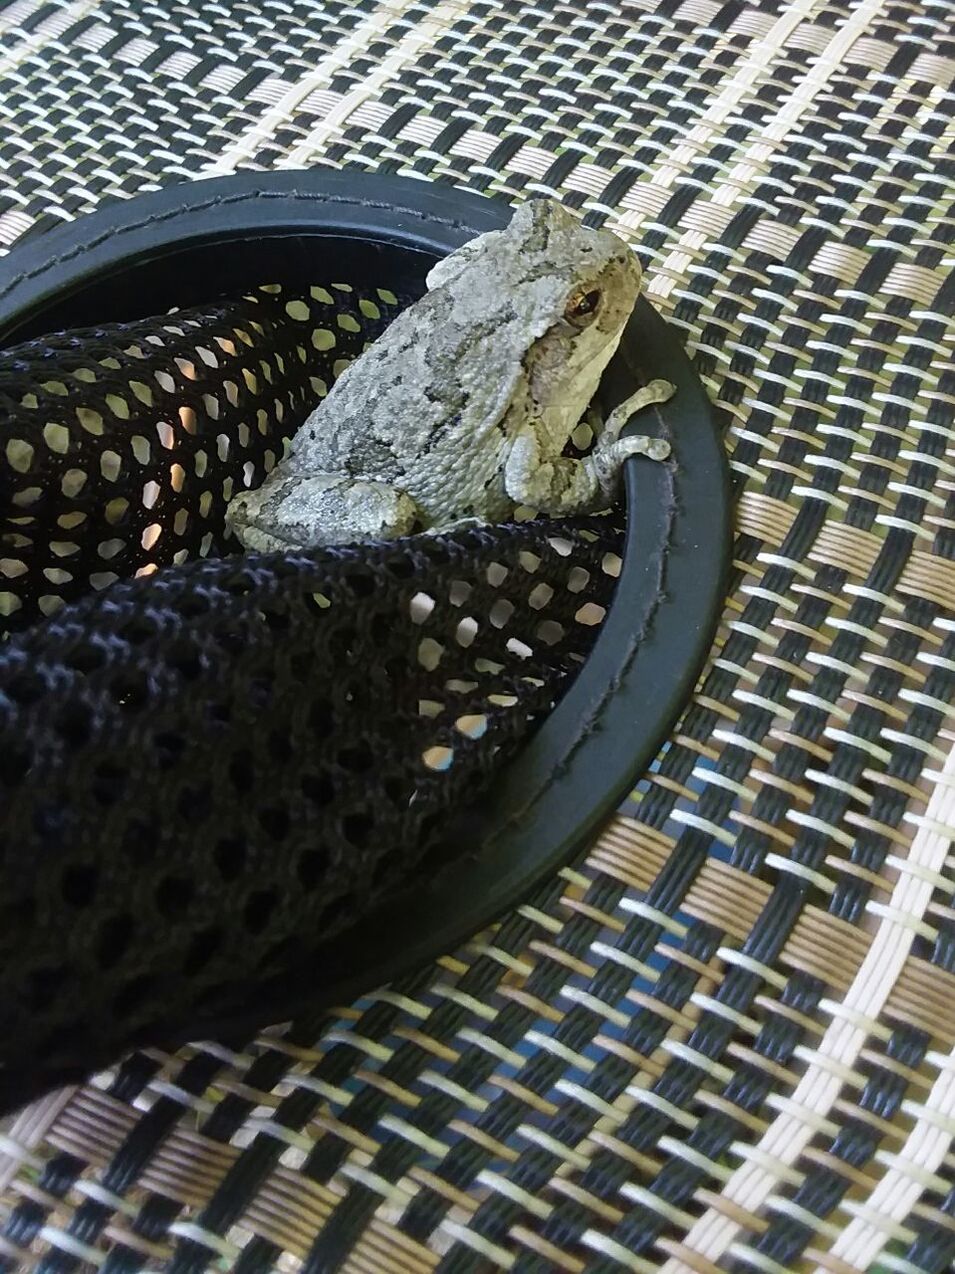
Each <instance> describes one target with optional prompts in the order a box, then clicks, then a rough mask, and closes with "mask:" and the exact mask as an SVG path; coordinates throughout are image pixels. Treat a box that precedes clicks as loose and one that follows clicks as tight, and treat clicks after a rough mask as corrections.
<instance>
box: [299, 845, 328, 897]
mask: <svg viewBox="0 0 955 1274" xmlns="http://www.w3.org/2000/svg"><path fill="white" fill-rule="evenodd" d="M328 864H329V855H328V850H327V849H308V850H306V851H305V853H304V854H301V855H299V860H298V863H297V864H296V869H295V871H296V875H297V876H298V881H299V884H300V885H301V886H302V888H303V889H308V890H311V889H314V888H315V887H316V885H320V884H321V882H322V880H323V879H324V878H325V875H326V873H327V871H328Z"/></svg>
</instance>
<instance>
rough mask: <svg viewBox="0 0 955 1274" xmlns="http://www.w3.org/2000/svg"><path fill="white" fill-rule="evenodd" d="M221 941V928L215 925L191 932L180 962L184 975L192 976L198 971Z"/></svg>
mask: <svg viewBox="0 0 955 1274" xmlns="http://www.w3.org/2000/svg"><path fill="white" fill-rule="evenodd" d="M221 942H222V930H221V929H219V928H218V927H216V926H215V925H210V926H209V927H208V928H206V929H200V930H199V932H198V933H195V934H193V936H192V938H191V939H190V942H189V946H188V948H187V950H186V955H185V958H184V959H183V962H182V972H183V974H184V976H185V977H187V978H192V977H195V975H196V974H197V973H200V972H201V971H202V970H203V969H204V968H205V967H206V965H207V964H208V963H209V961H210V960H211V959H212V957H213V956H214V955H215V953H216V951H217V950H218V949H219V946H220V944H221Z"/></svg>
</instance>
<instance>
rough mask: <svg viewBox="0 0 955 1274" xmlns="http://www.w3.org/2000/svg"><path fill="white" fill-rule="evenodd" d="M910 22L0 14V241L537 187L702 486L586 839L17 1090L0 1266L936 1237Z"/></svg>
mask: <svg viewBox="0 0 955 1274" xmlns="http://www.w3.org/2000/svg"><path fill="white" fill-rule="evenodd" d="M951 20H952V9H951V6H950V5H949V4H946V3H940V2H939V0H920V2H919V3H909V2H905V0H900V2H898V3H891V2H889V0H857V2H855V3H847V2H845V0H824V2H821V0H791V2H790V3H786V4H783V3H779V2H778V0H761V2H760V3H758V4H746V3H741V2H739V0H730V2H728V3H725V4H720V3H718V2H717V0H685V2H684V3H682V4H681V3H676V2H675V0H662V2H657V0H575V2H572V3H567V2H564V0H538V3H533V2H530V0H381V2H379V3H375V2H374V0H353V2H348V0H211V2H208V3H204V4H202V5H190V4H186V3H175V2H174V0H157V2H150V0H142V2H141V0H68V2H67V0H55V2H50V0H14V2H13V3H6V4H2V3H0V120H2V127H0V172H2V182H0V244H2V245H3V247H4V248H8V247H10V246H12V245H14V244H15V243H16V242H17V241H18V240H19V239H21V238H22V237H23V236H25V235H31V236H32V235H38V234H41V233H42V231H43V228H44V226H48V225H50V224H55V223H56V222H57V221H60V220H63V219H67V218H72V217H75V216H77V215H79V214H81V213H83V212H86V211H88V210H91V209H93V208H94V207H96V205H97V204H98V203H99V202H100V201H101V200H103V199H105V198H107V197H109V198H113V197H117V196H131V195H134V194H136V193H138V192H140V191H145V190H151V189H155V188H156V187H157V186H159V185H163V184H167V183H171V182H176V181H182V180H187V179H190V178H194V177H197V176H200V175H210V174H221V173H227V172H231V171H233V170H236V169H239V168H259V169H265V168H301V167H306V166H308V165H310V164H312V163H315V162H322V163H325V164H332V165H335V166H346V165H347V166H351V167H352V168H355V169H359V170H364V171H377V172H381V171H384V172H394V173H401V174H404V175H410V176H416V177H420V178H423V179H429V180H436V181H442V182H450V183H454V184H457V185H459V186H465V187H469V188H471V189H474V190H478V191H486V192H495V193H498V194H501V195H503V196H504V197H506V198H509V199H512V200H520V199H522V198H525V197H526V196H527V195H529V194H531V193H535V192H544V193H548V194H553V195H556V196H557V197H559V198H561V199H563V200H565V201H566V202H567V203H568V204H569V205H570V206H572V207H574V208H577V209H580V210H582V211H584V212H587V213H590V214H593V215H594V218H595V219H597V220H605V221H606V223H607V224H608V225H610V226H611V227H613V228H614V229H616V230H617V231H618V232H620V233H622V234H624V235H625V236H627V237H628V238H629V239H630V240H631V241H632V242H633V244H634V245H635V246H636V247H637V249H638V251H639V253H640V256H641V259H642V261H643V263H644V266H645V268H646V272H647V279H648V293H649V296H650V298H651V300H652V301H653V303H654V304H655V306H656V307H657V309H658V310H659V311H660V313H661V314H662V315H663V316H664V317H665V318H666V319H667V320H668V322H669V323H670V324H672V326H673V328H674V330H675V331H676V332H677V333H678V334H679V336H680V338H681V339H682V340H683V341H684V342H685V344H686V346H687V348H688V350H689V351H690V353H691V355H692V357H693V359H694V361H695V365H696V368H697V370H698V372H699V374H700V376H701V377H702V379H703V381H704V384H705V385H706V387H707V390H708V392H709V393H710V396H711V397H712V399H713V400H714V402H715V403H716V405H717V408H718V412H719V415H720V417H721V420H722V422H723V424H724V427H725V437H726V444H727V447H728V450H729V452H730V455H731V463H732V470H733V474H734V478H735V483H736V495H737V501H738V504H737V513H736V516H737V535H736V539H735V545H734V566H733V574H732V579H731V583H730V593H729V596H728V598H727V601H726V607H725V611H724V614H723V620H722V624H721V627H720V631H719V634H718V637H717V640H716V643H715V645H714V648H713V650H712V653H711V657H710V659H709V662H708V664H707V666H706V669H705V671H704V674H703V676H702V678H701V680H700V682H699V684H698V686H697V689H696V692H695V694H694V696H693V698H692V700H691V702H689V703H688V704H687V706H686V710H685V712H684V715H683V717H682V719H681V721H680V722H679V724H678V726H677V727H676V729H675V730H674V732H673V734H672V736H671V738H670V740H669V742H668V744H667V745H666V747H665V748H664V749H663V751H662V753H661V754H660V756H659V757H658V758H657V761H656V762H655V763H654V766H653V767H652V770H651V772H650V773H649V774H648V775H647V776H646V777H645V778H644V779H643V780H642V781H641V782H640V784H639V786H638V787H637V789H636V790H635V791H634V793H633V796H632V799H631V800H630V801H629V802H628V803H627V805H626V807H625V808H624V809H623V810H622V811H621V812H620V813H619V815H618V816H617V817H616V818H615V819H614V820H613V822H612V823H611V824H610V825H609V826H608V827H607V828H606V830H605V831H604V832H603V834H602V835H601V836H600V837H599V838H598V839H597V841H596V842H595V843H594V844H593V845H592V846H591V847H590V850H589V852H588V853H587V854H586V856H584V857H583V858H582V859H581V860H580V861H578V862H576V863H575V864H574V865H573V866H572V867H569V868H568V869H566V870H565V871H563V872H562V873H560V875H559V876H557V877H555V878H554V879H553V880H551V881H549V882H548V883H547V884H546V885H545V886H544V887H543V888H541V889H540V890H539V892H538V893H537V895H536V896H535V897H533V898H532V899H530V900H529V901H528V902H527V903H526V904H525V905H523V906H521V907H519V908H518V909H517V910H516V911H514V912H513V914H511V915H510V916H508V917H507V918H506V919H505V920H504V921H503V922H502V923H501V924H500V925H498V926H496V927H495V928H494V929H493V930H492V931H489V932H486V933H483V934H481V935H479V936H477V937H475V938H474V940H473V941H471V942H470V943H469V944H468V945H467V946H466V947H464V948H462V949H461V950H459V951H455V952H449V953H448V954H447V955H446V956H445V957H444V958H443V959H441V960H439V961H438V962H437V963H436V964H435V965H434V966H433V967H431V968H428V969H425V970H423V971H421V972H420V973H419V974H417V975H416V976H414V977H412V978H409V979H406V980H405V981H403V982H402V983H400V984H396V985H393V986H392V987H390V988H388V989H387V990H382V991H380V992H377V993H375V994H373V995H370V996H368V997H367V998H366V999H364V1000H362V1001H361V1002H360V1003H358V1004H355V1005H351V1006H348V1005H343V1006H341V1008H340V1009H339V1010H337V1011H336V1012H334V1013H331V1014H326V1015H316V1016H315V1017H314V1018H313V1020H301V1021H299V1022H297V1023H295V1024H294V1025H292V1026H291V1027H289V1026H285V1027H282V1028H277V1029H276V1030H275V1031H272V1032H267V1033H265V1034H264V1035H262V1036H261V1037H260V1038H258V1039H254V1040H249V1041H248V1042H247V1045H246V1046H245V1047H243V1048H241V1049H237V1050H235V1049H229V1048H224V1047H222V1046H219V1045H214V1044H209V1043H205V1044H196V1045H194V1046H192V1047H188V1048H184V1049H182V1050H181V1051H180V1052H179V1053H177V1054H175V1055H167V1054H164V1053H161V1052H158V1051H157V1052H146V1053H141V1054H137V1055H135V1056H133V1057H132V1058H129V1059H127V1060H126V1061H125V1062H124V1063H123V1064H122V1065H121V1066H119V1067H118V1068H117V1069H116V1070H115V1071H114V1072H112V1073H110V1074H109V1075H106V1076H101V1077H98V1078H97V1079H96V1080H95V1081H93V1082H91V1083H89V1084H88V1085H86V1086H84V1087H82V1088H79V1089H69V1090H67V1091H64V1092H61V1093H57V1094H55V1095H53V1096H51V1097H49V1098H46V1099H44V1100H42V1101H40V1102H39V1103H37V1104H36V1105H35V1106H33V1107H32V1108H30V1109H28V1110H26V1111H24V1112H23V1113H22V1114H21V1115H20V1116H18V1117H17V1118H16V1119H15V1120H13V1121H12V1122H11V1123H8V1124H7V1125H6V1126H5V1127H4V1130H3V1131H2V1132H0V1191H2V1195H0V1227H2V1228H0V1268H3V1269H6V1270H14V1269H28V1268H31V1267H33V1266H34V1265H35V1266H36V1267H37V1268H40V1269H42V1270H44V1271H50V1272H51V1274H52V1272H53V1271H67V1270H80V1269H94V1268H99V1269H101V1270H103V1271H108V1272H109V1274H119V1272H120V1271H123V1272H126V1271H133V1270H138V1269H151V1270H160V1269H168V1270H172V1271H176V1272H177V1274H184V1272H185V1271H199V1270H203V1269H206V1268H215V1269H236V1270H238V1271H257V1270H271V1269H277V1270H293V1269H299V1268H302V1269H305V1270H309V1271H313V1272H317V1271H320V1270H329V1269H339V1268H340V1269H343V1270H348V1271H352V1272H354V1274H358V1272H359V1271H361V1272H370V1271H381V1270H385V1271H391V1270H394V1271H403V1272H406V1274H412V1272H415V1274H417V1272H418V1271H426V1270H432V1269H437V1270H441V1271H466V1270H474V1271H479V1270H494V1269H512V1270H520V1271H530V1270H535V1271H545V1270H556V1271H568V1272H571V1274H574V1272H576V1271H581V1270H601V1271H608V1272H609V1271H617V1270H633V1271H638V1272H641V1271H649V1270H664V1271H666V1274H677V1271H697V1272H700V1274H705V1272H708V1271H713V1270H739V1271H743V1270H746V1271H749V1270H760V1271H770V1272H780V1271H790V1270H792V1271H802V1270H806V1271H809V1270H812V1271H829V1272H831V1274H854V1272H856V1271H860V1272H861V1271H869V1270H873V1271H889V1270H891V1271H898V1272H899V1274H906V1272H908V1271H943V1270H948V1269H950V1268H951V1266H952V1263H953V1261H955V1149H953V1137H955V898H953V893H955V854H953V851H952V836H953V834H955V717H953V712H952V692H953V687H955V430H953V418H955V374H953V360H952V344H951V341H952V336H953V332H955V323H953V310H955V285H953V279H952V274H951V267H952V250H951V242H952V237H953V229H955V219H953V209H952V201H953V195H955V181H953V168H952V164H951V160H950V158H948V154H949V151H950V150H951V146H952V142H953V139H955V130H953V127H952V116H953V100H955V99H953V95H952V91H951V90H952V81H953V78H955V31H953V29H952V22H951ZM0 269H2V266H0ZM621 746H622V747H625V746H626V740H625V739H623V740H621Z"/></svg>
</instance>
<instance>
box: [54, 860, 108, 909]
mask: <svg viewBox="0 0 955 1274" xmlns="http://www.w3.org/2000/svg"><path fill="white" fill-rule="evenodd" d="M98 885H99V871H98V869H97V868H96V867H94V866H93V865H92V863H74V864H73V865H72V866H71V867H67V869H66V871H64V873H63V875H62V876H61V877H60V893H61V894H62V896H63V901H64V902H67V903H69V905H70V906H71V907H88V906H90V904H91V903H92V902H93V900H94V899H95V897H96V890H97V887H98Z"/></svg>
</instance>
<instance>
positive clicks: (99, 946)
mask: <svg viewBox="0 0 955 1274" xmlns="http://www.w3.org/2000/svg"><path fill="white" fill-rule="evenodd" d="M132 936H133V922H132V919H131V918H130V917H129V916H127V915H118V916H111V917H110V918H109V920H104V921H103V923H102V924H101V925H100V927H99V931H98V933H97V935H96V946H95V955H96V963H97V964H98V965H99V967H100V968H101V969H111V968H113V966H114V965H116V964H118V963H119V961H120V960H121V959H122V958H123V956H124V955H125V954H126V951H127V950H128V948H129V943H130V940H131V938H132Z"/></svg>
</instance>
